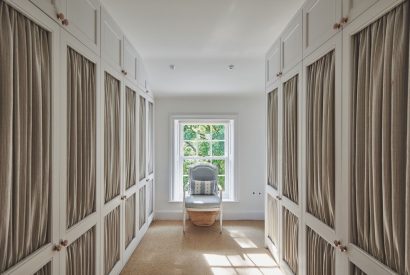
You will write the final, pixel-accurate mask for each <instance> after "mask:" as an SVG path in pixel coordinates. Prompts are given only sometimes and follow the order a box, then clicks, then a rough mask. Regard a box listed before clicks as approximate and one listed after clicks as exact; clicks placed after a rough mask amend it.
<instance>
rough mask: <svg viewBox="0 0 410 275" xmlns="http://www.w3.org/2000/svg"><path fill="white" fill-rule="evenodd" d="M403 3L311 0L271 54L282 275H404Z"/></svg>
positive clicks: (271, 230)
mask: <svg viewBox="0 0 410 275" xmlns="http://www.w3.org/2000/svg"><path fill="white" fill-rule="evenodd" d="M409 20H410V1H408V0H406V1H400V0H389V1H387V0H365V1H350V0H307V1H306V2H305V3H304V4H303V6H302V8H301V9H300V10H299V11H298V12H297V13H296V14H295V16H294V17H293V18H292V19H291V20H290V22H289V24H288V25H287V26H286V28H285V29H284V31H283V32H282V33H281V35H280V37H279V38H278V39H277V41H276V42H275V43H274V44H273V45H272V47H271V48H270V49H269V51H268V53H267V55H266V114H267V117H266V122H267V127H266V129H267V156H266V157H267V175H266V182H267V185H266V208H265V210H266V211H265V213H266V214H265V215H266V217H265V220H266V223H265V229H266V230H265V232H266V234H265V243H266V246H267V247H268V248H269V250H270V251H271V253H272V255H273V256H274V258H275V259H276V260H277V262H278V263H279V265H280V267H281V268H282V270H283V271H284V272H285V274H301V275H305V274H307V275H327V274H330V275H332V274H335V275H339V274H340V275H342V274H343V275H346V274H350V275H359V274H360V275H362V274H368V275H384V274H410V177H409V176H410V124H409V123H410V117H409V115H410V113H409V106H410V101H409V100H410V98H409V96H408V94H409V92H410V90H409V89H410V85H409V84H410V83H409V82H410V80H409V73H410V70H409V55H410V54H409V48H410V47H409V39H410V37H409V33H410V21H409Z"/></svg>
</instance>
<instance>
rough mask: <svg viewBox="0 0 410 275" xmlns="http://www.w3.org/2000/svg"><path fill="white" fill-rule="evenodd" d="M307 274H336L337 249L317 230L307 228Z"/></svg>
mask: <svg viewBox="0 0 410 275" xmlns="http://www.w3.org/2000/svg"><path fill="white" fill-rule="evenodd" d="M306 236H307V238H306V243H307V247H306V252H307V260H306V262H307V273H306V274H307V275H335V272H336V270H335V249H334V247H333V246H332V245H331V244H329V243H328V242H327V241H325V240H324V239H322V238H321V237H320V236H319V235H318V234H316V232H315V231H313V230H312V229H310V228H309V227H307V229H306Z"/></svg>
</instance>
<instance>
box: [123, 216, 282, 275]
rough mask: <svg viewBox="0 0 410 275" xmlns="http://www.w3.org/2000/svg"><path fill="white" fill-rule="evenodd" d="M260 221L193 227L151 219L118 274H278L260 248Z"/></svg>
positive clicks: (268, 257) (261, 244)
mask: <svg viewBox="0 0 410 275" xmlns="http://www.w3.org/2000/svg"><path fill="white" fill-rule="evenodd" d="M263 230H264V224H263V221H226V222H225V223H224V230H223V233H222V234H219V226H218V225H216V224H215V225H214V226H212V227H196V226H194V225H191V224H190V223H189V222H187V232H186V234H185V235H183V234H182V224H181V222H179V221H154V222H153V224H152V225H151V227H150V228H149V230H148V232H147V233H146V235H145V236H144V238H143V239H142V240H141V243H140V244H139V246H138V248H137V249H136V250H135V252H134V254H133V255H132V256H131V258H130V260H129V261H128V263H127V265H126V266H125V267H124V270H123V271H122V273H121V274H141V275H146V274H160V275H162V274H164V275H168V274H189V275H191V274H192V275H194V274H195V275H196V274H252V275H253V274H275V275H280V274H282V273H281V272H280V270H279V268H278V267H277V264H276V263H275V261H274V260H273V258H272V257H271V255H270V254H269V252H268V250H267V249H265V248H264V237H263Z"/></svg>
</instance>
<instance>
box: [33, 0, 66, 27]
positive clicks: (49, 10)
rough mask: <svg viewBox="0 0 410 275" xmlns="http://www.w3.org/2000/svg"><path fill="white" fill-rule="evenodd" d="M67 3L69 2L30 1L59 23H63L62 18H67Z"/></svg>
mask: <svg viewBox="0 0 410 275" xmlns="http://www.w3.org/2000/svg"><path fill="white" fill-rule="evenodd" d="M66 1H67V0H30V2H32V3H33V4H34V5H36V6H37V7H38V8H39V9H41V10H42V11H43V12H44V13H46V14H47V15H48V16H50V17H51V18H52V19H53V20H55V21H56V22H58V23H61V20H62V17H61V16H65V13H66Z"/></svg>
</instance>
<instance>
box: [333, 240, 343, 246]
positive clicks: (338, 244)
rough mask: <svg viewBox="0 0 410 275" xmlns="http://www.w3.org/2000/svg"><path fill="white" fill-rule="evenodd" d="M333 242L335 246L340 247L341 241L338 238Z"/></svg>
mask: <svg viewBox="0 0 410 275" xmlns="http://www.w3.org/2000/svg"><path fill="white" fill-rule="evenodd" d="M333 243H334V244H335V246H336V247H340V246H341V245H342V243H341V242H340V241H338V240H335V241H334V242H333Z"/></svg>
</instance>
